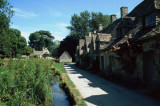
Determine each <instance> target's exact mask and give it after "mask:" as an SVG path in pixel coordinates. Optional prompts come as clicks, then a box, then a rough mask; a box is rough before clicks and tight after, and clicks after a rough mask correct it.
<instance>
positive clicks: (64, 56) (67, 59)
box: [59, 51, 72, 63]
mask: <svg viewBox="0 0 160 106" xmlns="http://www.w3.org/2000/svg"><path fill="white" fill-rule="evenodd" d="M59 62H60V63H67V62H72V57H71V56H70V55H69V53H68V52H67V51H65V52H63V54H62V55H61V56H60V57H59Z"/></svg>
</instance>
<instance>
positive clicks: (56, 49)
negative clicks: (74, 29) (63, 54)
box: [51, 40, 60, 57]
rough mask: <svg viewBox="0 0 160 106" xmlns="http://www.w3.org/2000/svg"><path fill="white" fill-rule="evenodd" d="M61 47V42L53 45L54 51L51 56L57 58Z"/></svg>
mask: <svg viewBox="0 0 160 106" xmlns="http://www.w3.org/2000/svg"><path fill="white" fill-rule="evenodd" d="M59 45H60V41H57V40H56V41H54V42H53V45H52V47H51V48H52V50H51V55H52V56H53V57H56V56H57V55H58V48H59Z"/></svg>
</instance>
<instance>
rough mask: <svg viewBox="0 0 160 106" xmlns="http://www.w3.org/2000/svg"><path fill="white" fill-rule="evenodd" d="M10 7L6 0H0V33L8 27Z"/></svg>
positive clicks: (11, 12)
mask: <svg viewBox="0 0 160 106" xmlns="http://www.w3.org/2000/svg"><path fill="white" fill-rule="evenodd" d="M12 8H13V7H12V5H10V3H8V2H7V0H0V29H1V30H0V35H2V34H4V33H5V32H6V31H7V30H8V29H9V23H10V19H11V17H12V16H13V10H12Z"/></svg>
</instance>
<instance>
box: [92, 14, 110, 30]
mask: <svg viewBox="0 0 160 106" xmlns="http://www.w3.org/2000/svg"><path fill="white" fill-rule="evenodd" d="M99 24H102V25H103V28H106V27H107V26H108V25H109V24H110V16H109V15H103V14H102V13H101V12H99V13H95V12H92V13H91V20H90V31H91V32H93V31H95V30H96V31H98V28H99Z"/></svg>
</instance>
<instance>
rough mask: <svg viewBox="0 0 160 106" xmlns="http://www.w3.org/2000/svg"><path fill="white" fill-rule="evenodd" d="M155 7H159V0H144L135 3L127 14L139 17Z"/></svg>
mask: <svg viewBox="0 0 160 106" xmlns="http://www.w3.org/2000/svg"><path fill="white" fill-rule="evenodd" d="M155 9H160V0H144V1H143V2H141V3H140V4H139V5H137V6H136V7H135V8H134V9H133V10H132V11H131V12H130V13H129V14H128V15H127V16H129V17H132V16H134V17H135V16H136V17H141V16H143V15H146V14H148V13H150V12H153V11H154V10H155Z"/></svg>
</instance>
